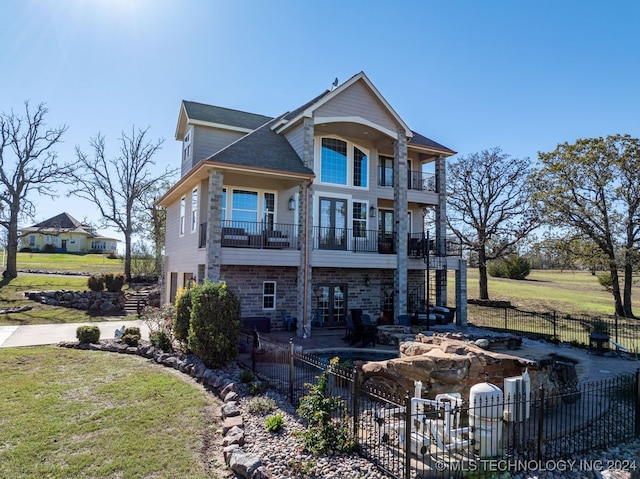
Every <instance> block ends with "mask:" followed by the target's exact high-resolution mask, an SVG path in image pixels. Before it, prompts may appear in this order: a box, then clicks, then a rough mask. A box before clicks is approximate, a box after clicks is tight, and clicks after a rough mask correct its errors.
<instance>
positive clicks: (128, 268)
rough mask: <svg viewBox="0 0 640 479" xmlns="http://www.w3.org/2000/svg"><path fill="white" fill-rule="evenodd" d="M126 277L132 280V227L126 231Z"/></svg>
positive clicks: (128, 280)
mask: <svg viewBox="0 0 640 479" xmlns="http://www.w3.org/2000/svg"><path fill="white" fill-rule="evenodd" d="M124 278H125V281H126V282H127V283H129V282H131V228H127V230H126V231H125V232H124Z"/></svg>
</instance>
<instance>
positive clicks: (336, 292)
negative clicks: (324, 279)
mask: <svg viewBox="0 0 640 479" xmlns="http://www.w3.org/2000/svg"><path fill="white" fill-rule="evenodd" d="M315 294H316V297H317V300H318V304H317V319H318V321H317V322H318V323H319V324H321V325H322V326H334V325H337V324H344V317H345V314H346V311H347V285H346V284H343V283H329V284H321V285H319V286H318V289H317V290H316V292H315Z"/></svg>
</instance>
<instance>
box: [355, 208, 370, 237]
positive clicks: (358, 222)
mask: <svg viewBox="0 0 640 479" xmlns="http://www.w3.org/2000/svg"><path fill="white" fill-rule="evenodd" d="M352 216H353V218H352V223H353V237H354V238H366V237H367V203H365V202H363V201H354V202H353V203H352Z"/></svg>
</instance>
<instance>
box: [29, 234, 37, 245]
mask: <svg viewBox="0 0 640 479" xmlns="http://www.w3.org/2000/svg"><path fill="white" fill-rule="evenodd" d="M35 245H36V235H29V246H31V247H33V246H35Z"/></svg>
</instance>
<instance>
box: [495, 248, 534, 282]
mask: <svg viewBox="0 0 640 479" xmlns="http://www.w3.org/2000/svg"><path fill="white" fill-rule="evenodd" d="M530 272H531V263H530V262H529V260H528V259H527V258H524V257H522V256H519V255H517V254H512V255H511V256H509V257H508V258H507V259H501V260H498V261H492V262H491V263H489V265H488V266H487V273H488V274H489V276H492V277H494V278H509V279H517V280H523V279H525V278H526V277H527V276H529V273H530Z"/></svg>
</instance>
